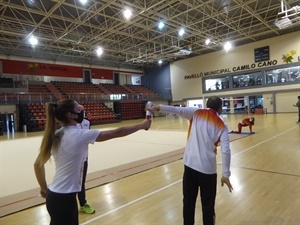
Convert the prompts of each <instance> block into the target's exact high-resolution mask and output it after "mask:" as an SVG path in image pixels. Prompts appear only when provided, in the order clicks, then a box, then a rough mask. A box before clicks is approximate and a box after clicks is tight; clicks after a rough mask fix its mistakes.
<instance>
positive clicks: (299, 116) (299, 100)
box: [293, 96, 300, 123]
mask: <svg viewBox="0 0 300 225" xmlns="http://www.w3.org/2000/svg"><path fill="white" fill-rule="evenodd" d="M293 106H295V107H298V121H297V123H300V96H298V102H297V103H296V104H295V105H293Z"/></svg>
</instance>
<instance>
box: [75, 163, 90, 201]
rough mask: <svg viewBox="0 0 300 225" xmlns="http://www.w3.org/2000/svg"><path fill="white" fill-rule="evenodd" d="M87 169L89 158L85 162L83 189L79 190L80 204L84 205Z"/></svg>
mask: <svg viewBox="0 0 300 225" xmlns="http://www.w3.org/2000/svg"><path fill="white" fill-rule="evenodd" d="M87 169H88V160H86V161H85V162H84V165H83V174H82V184H81V191H80V192H78V195H77V197H78V200H79V205H80V206H84V205H85V203H86V197H85V180H86V174H87Z"/></svg>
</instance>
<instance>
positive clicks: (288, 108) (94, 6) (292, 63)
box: [0, 0, 300, 225]
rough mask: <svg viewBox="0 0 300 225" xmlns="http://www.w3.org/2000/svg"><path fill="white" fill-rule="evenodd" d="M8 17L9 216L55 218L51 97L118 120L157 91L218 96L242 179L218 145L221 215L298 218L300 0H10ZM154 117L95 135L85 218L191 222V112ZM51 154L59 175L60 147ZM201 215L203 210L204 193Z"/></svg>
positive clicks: (247, 219)
mask: <svg viewBox="0 0 300 225" xmlns="http://www.w3.org/2000/svg"><path fill="white" fill-rule="evenodd" d="M0 24H1V26H0V225H2V224H3V225H17V224H18V225H21V224H22V225H47V224H49V223H50V217H49V214H48V211H47V209H46V204H45V199H44V198H42V197H41V195H40V188H39V184H38V182H37V179H36V176H35V172H34V162H35V159H36V157H37V155H38V153H39V149H40V146H41V142H42V137H43V135H44V134H45V132H44V131H45V128H46V123H47V121H49V118H47V117H46V109H47V108H46V106H47V104H49V103H51V104H53V107H54V105H55V104H56V103H58V102H60V101H61V100H65V99H74V100H75V101H76V102H78V103H79V104H81V105H82V106H83V107H84V112H85V117H86V118H87V119H88V120H89V121H90V124H91V129H95V130H100V131H106V130H110V129H116V128H119V127H121V126H131V125H133V124H136V123H139V122H142V121H144V120H145V117H146V111H145V105H146V104H147V102H148V101H151V102H152V103H153V104H157V105H159V104H160V105H170V106H175V107H192V108H197V109H204V108H207V100H208V99H209V98H210V97H212V96H218V97H220V98H221V99H222V113H221V115H220V116H221V118H222V119H223V120H224V122H225V123H226V124H227V126H228V130H229V140H230V149H231V168H230V169H231V176H230V181H231V184H232V186H233V191H232V193H230V192H229V190H228V187H227V186H226V185H224V186H223V187H222V186H221V180H220V179H221V176H222V166H223V165H224V163H223V162H222V153H221V146H218V147H217V153H216V160H217V172H218V173H217V174H218V178H217V197H216V206H215V211H216V225H299V224H300V127H299V126H300V3H299V0H278V1H273V0H258V1H252V0H248V1H240V0H230V1H229V0H209V1H200V0H199V1H180V0H169V1H159V0H152V1H145V0H135V1H127V0H116V1H114V0H112V1H104V0H55V1H54V0H49V1H45V0H34V1H33V0H20V1H14V0H6V1H0ZM251 117H253V118H254V119H255V123H254V124H253V125H252V127H251V129H252V133H251V132H250V127H248V126H245V127H242V132H241V133H238V132H237V131H238V129H239V128H238V127H239V124H241V123H242V121H244V120H245V119H250V118H251ZM151 121H152V124H151V128H150V129H148V130H140V131H138V132H136V133H134V134H132V135H129V136H126V137H122V138H116V139H112V140H109V141H105V142H100V143H95V144H93V145H89V147H88V148H89V150H88V164H89V165H88V173H87V179H86V182H85V185H86V195H87V196H86V199H87V201H88V204H90V205H91V206H92V207H93V208H94V209H95V213H93V214H85V213H82V212H80V211H79V224H80V225H98V224H106V225H119V224H122V225H182V224H183V194H182V189H183V184H182V178H183V172H184V164H183V154H184V152H185V147H186V144H187V138H188V131H189V125H190V124H189V123H190V121H188V120H186V119H185V118H183V117H180V116H178V115H176V114H173V113H165V112H155V113H152V114H151ZM252 121H253V120H252ZM57 128H59V126H57ZM45 168H46V180H47V184H48V185H49V184H50V183H51V182H52V180H53V177H54V173H55V162H54V159H53V157H51V158H50V160H49V161H48V162H47V163H46V164H45ZM79 209H80V207H79ZM195 215H196V217H195V225H200V224H203V223H202V206H201V201H200V196H198V199H197V204H196V214H195ZM65 225H66V224H65Z"/></svg>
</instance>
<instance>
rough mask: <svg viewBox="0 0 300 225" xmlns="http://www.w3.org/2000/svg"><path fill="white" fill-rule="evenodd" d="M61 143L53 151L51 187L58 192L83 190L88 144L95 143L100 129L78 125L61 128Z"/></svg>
mask: <svg viewBox="0 0 300 225" xmlns="http://www.w3.org/2000/svg"><path fill="white" fill-rule="evenodd" d="M59 133H60V134H61V143H60V145H59V147H58V149H57V150H54V149H52V150H51V153H52V155H53V158H54V162H55V167H56V168H55V175H54V178H53V181H52V183H51V184H50V185H49V189H50V190H51V191H53V192H56V193H74V192H79V191H81V183H82V173H83V164H84V161H85V160H86V152H87V150H86V146H87V145H88V144H94V143H95V141H96V139H97V137H98V136H99V134H100V131H98V130H87V129H78V128H77V127H76V126H68V127H62V128H60V129H59V130H58V131H57V132H56V134H59Z"/></svg>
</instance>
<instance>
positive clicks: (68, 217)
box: [46, 189, 79, 225]
mask: <svg viewBox="0 0 300 225" xmlns="http://www.w3.org/2000/svg"><path fill="white" fill-rule="evenodd" d="M76 194H77V193H70V194H60V193H55V192H52V191H50V190H49V189H48V191H47V196H46V206H47V210H48V213H49V215H50V218H51V220H50V225H78V224H79V222H78V207H77V201H76Z"/></svg>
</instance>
